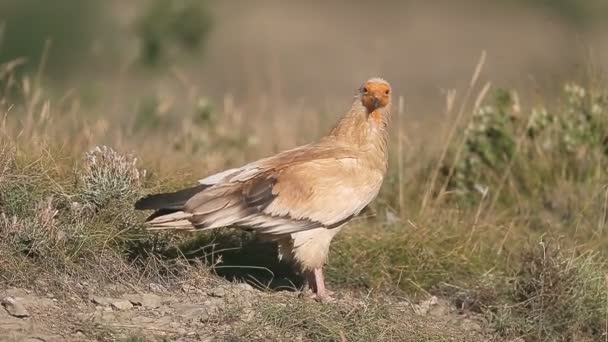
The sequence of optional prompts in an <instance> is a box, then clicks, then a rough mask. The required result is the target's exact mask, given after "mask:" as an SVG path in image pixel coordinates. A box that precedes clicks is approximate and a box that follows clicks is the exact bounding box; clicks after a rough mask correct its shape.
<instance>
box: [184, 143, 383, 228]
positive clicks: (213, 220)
mask: <svg viewBox="0 0 608 342" xmlns="http://www.w3.org/2000/svg"><path fill="white" fill-rule="evenodd" d="M363 171H365V170H364V168H362V167H361V165H359V162H358V156H357V153H354V152H353V151H349V150H347V149H341V148H335V147H329V146H323V147H321V148H319V147H309V146H308V147H307V146H305V147H303V148H298V149H294V150H290V151H287V152H283V153H280V154H278V155H276V156H274V157H271V158H267V159H262V160H260V161H257V162H254V163H251V164H248V165H245V166H244V167H242V168H239V169H232V170H228V171H224V172H222V173H220V174H216V175H214V176H211V177H207V178H205V179H203V180H201V182H200V183H201V184H203V185H211V186H210V187H209V188H206V189H205V190H203V191H201V192H199V193H198V194H196V195H194V196H193V197H192V198H190V199H189V200H188V201H187V202H186V204H185V205H184V212H186V213H189V214H191V215H192V216H191V218H190V221H191V222H192V224H193V225H194V226H195V227H197V228H199V229H210V228H217V227H222V226H228V225H234V226H240V227H243V228H250V229H254V230H256V231H258V232H260V233H265V234H287V233H293V232H297V231H302V230H307V229H312V228H318V227H331V226H336V225H340V224H341V223H343V222H345V221H347V220H348V219H349V218H351V217H352V216H353V215H356V214H357V213H358V212H359V211H361V210H362V209H363V207H365V205H367V204H368V203H369V202H370V201H371V200H372V199H373V197H374V196H375V194H376V193H377V189H378V188H379V186H380V183H381V181H382V175H381V174H375V173H374V172H371V173H370V172H368V174H365V172H363Z"/></svg>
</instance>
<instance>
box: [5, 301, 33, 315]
mask: <svg viewBox="0 0 608 342" xmlns="http://www.w3.org/2000/svg"><path fill="white" fill-rule="evenodd" d="M2 306H4V308H5V309H6V311H7V312H8V313H9V314H10V315H11V316H14V317H18V318H25V317H29V316H30V314H29V312H27V310H26V309H25V306H23V304H21V303H20V302H19V301H17V300H15V298H13V297H5V298H4V299H2Z"/></svg>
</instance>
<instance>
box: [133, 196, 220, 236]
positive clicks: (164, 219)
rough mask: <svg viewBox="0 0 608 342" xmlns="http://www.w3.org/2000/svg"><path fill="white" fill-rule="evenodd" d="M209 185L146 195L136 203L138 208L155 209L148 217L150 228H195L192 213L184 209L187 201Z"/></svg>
mask: <svg viewBox="0 0 608 342" xmlns="http://www.w3.org/2000/svg"><path fill="white" fill-rule="evenodd" d="M207 187H209V186H208V185H197V186H194V187H191V188H187V189H184V190H180V191H176V192H170V193H162V194H154V195H149V196H146V197H144V198H142V199H140V200H139V201H137V202H136V203H135V209H136V210H155V211H154V213H152V215H150V216H149V217H148V218H147V219H146V224H147V226H148V229H149V230H160V229H179V230H194V227H193V226H192V223H191V222H190V220H189V218H191V217H192V214H189V213H185V212H184V211H183V209H184V205H185V204H186V202H187V201H188V200H189V199H190V198H191V197H192V196H194V195H196V194H197V193H199V192H200V191H202V190H204V189H205V188H207Z"/></svg>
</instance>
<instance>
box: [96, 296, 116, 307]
mask: <svg viewBox="0 0 608 342" xmlns="http://www.w3.org/2000/svg"><path fill="white" fill-rule="evenodd" d="M91 302H93V304H97V305H101V306H110V304H111V302H112V299H111V298H104V297H99V296H93V297H92V298H91Z"/></svg>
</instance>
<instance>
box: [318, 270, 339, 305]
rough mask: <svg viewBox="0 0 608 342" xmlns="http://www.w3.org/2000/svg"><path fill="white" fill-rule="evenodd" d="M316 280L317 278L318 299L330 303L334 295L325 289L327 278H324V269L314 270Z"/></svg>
mask: <svg viewBox="0 0 608 342" xmlns="http://www.w3.org/2000/svg"><path fill="white" fill-rule="evenodd" d="M313 274H314V278H315V288H316V291H314V292H315V293H316V295H317V296H316V299H317V300H320V301H328V300H330V299H331V296H332V295H333V294H334V293H333V292H332V291H329V290H328V289H326V288H325V278H324V277H323V269H322V268H320V267H319V268H315V269H314V270H313Z"/></svg>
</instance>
